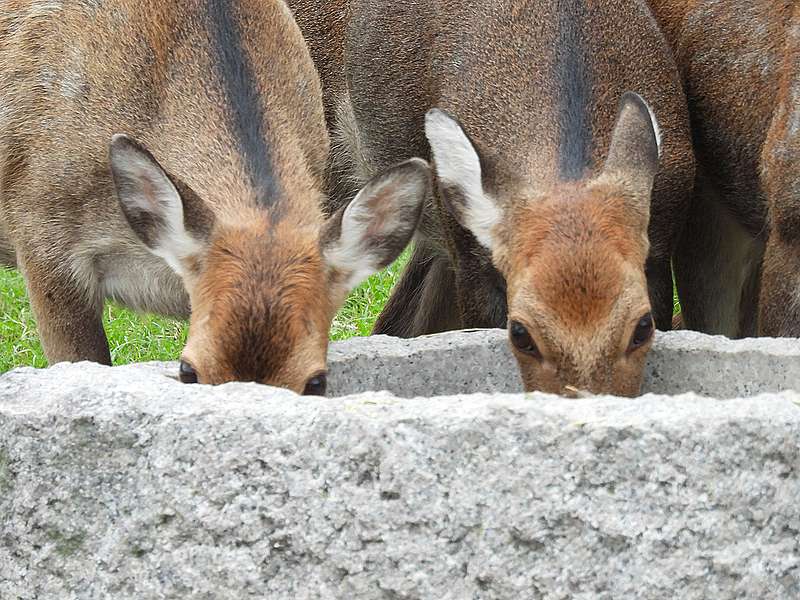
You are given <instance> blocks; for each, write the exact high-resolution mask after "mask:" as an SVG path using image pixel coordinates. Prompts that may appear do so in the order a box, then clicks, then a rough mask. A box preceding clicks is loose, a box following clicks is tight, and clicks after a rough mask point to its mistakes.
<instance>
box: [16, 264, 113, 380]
mask: <svg viewBox="0 0 800 600" xmlns="http://www.w3.org/2000/svg"><path fill="white" fill-rule="evenodd" d="M65 264H67V259H66V258H63V259H61V260H52V259H51V260H48V261H47V263H46V264H45V263H43V262H39V261H36V260H35V259H34V260H25V261H23V264H22V274H23V276H24V277H25V283H26V285H27V288H28V296H29V298H30V301H31V308H32V309H33V315H34V317H35V319H36V324H37V329H38V332H39V338H40V339H41V341H42V346H43V347H44V352H45V355H46V356H47V360H48V362H49V363H50V364H51V365H52V364H55V363H57V362H62V361H69V362H77V361H82V360H89V361H92V362H97V363H101V364H105V365H110V364H111V354H110V352H109V350H108V340H107V339H106V335H105V332H104V331H103V321H102V310H103V302H102V299H101V298H97V297H96V294H92V293H90V292H88V290H87V289H86V288H85V287H83V286H81V285H80V284H79V283H78V282H77V281H76V280H75V279H76V278H75V277H74V276H71V275H72V274H70V273H63V272H57V271H56V269H54V266H56V265H58V266H62V267H63V265H65Z"/></svg>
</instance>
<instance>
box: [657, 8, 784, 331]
mask: <svg viewBox="0 0 800 600" xmlns="http://www.w3.org/2000/svg"><path fill="white" fill-rule="evenodd" d="M650 4H651V7H652V8H653V11H654V13H655V15H656V17H657V19H658V21H659V23H660V24H661V26H662V28H663V31H664V33H665V35H666V37H667V40H668V41H669V43H670V45H671V47H672V48H673V51H674V55H675V57H676V61H677V64H678V68H679V71H680V73H681V78H682V81H683V84H684V88H685V91H686V95H687V99H688V103H689V114H690V120H691V126H692V134H693V138H694V144H695V152H696V157H697V179H696V185H695V193H694V195H693V198H692V202H691V211H690V214H689V216H688V219H687V224H686V229H685V232H684V235H683V238H682V241H681V242H680V243H679V249H678V251H677V253H676V255H675V279H676V284H677V286H678V292H679V295H680V297H681V300H682V302H683V301H684V300H685V306H684V307H683V320H684V323H685V325H686V327H687V328H689V329H696V330H699V331H704V332H706V333H714V334H723V335H727V336H729V337H752V336H772V337H800V196H798V193H797V188H796V183H795V181H796V180H797V178H798V176H800V127H798V124H800V7H798V5H797V3H795V2H787V1H783V0H754V1H752V2H733V3H731V2H719V1H714V0H709V1H706V2H689V1H687V0H650Z"/></svg>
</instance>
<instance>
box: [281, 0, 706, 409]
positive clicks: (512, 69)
mask: <svg viewBox="0 0 800 600" xmlns="http://www.w3.org/2000/svg"><path fill="white" fill-rule="evenodd" d="M290 5H291V6H292V7H293V10H294V11H295V14H296V15H298V18H299V23H300V26H301V29H304V30H305V33H306V36H307V37H308V38H310V42H311V48H312V53H313V54H314V55H315V59H316V62H317V64H318V65H322V67H321V68H320V71H321V72H322V73H323V87H327V88H328V89H333V90H335V91H336V92H339V91H341V90H344V91H343V92H340V97H339V98H338V107H336V110H335V114H336V117H335V124H334V130H335V132H336V134H335V144H334V145H335V146H336V147H339V148H341V149H343V154H344V156H345V157H346V158H347V159H348V160H349V161H350V170H349V171H350V177H351V178H352V179H354V180H356V181H364V180H366V179H368V178H369V177H371V176H373V174H374V173H376V172H379V171H380V170H381V169H384V168H386V167H387V166H388V165H390V164H392V163H393V162H395V161H396V160H397V159H398V157H401V156H406V155H412V156H422V157H430V158H432V160H433V162H434V165H435V168H434V171H435V179H436V183H437V185H436V187H435V193H434V194H433V195H432V197H431V199H430V200H429V202H428V204H427V206H426V209H425V212H424V213H423V218H422V222H421V226H420V233H419V235H418V236H417V238H416V245H415V251H414V254H413V256H412V259H411V262H410V264H409V266H408V267H407V270H406V271H405V273H404V276H403V278H402V280H401V282H400V283H399V284H398V286H397V288H396V290H395V291H394V293H393V296H392V297H391V299H390V301H389V303H388V305H387V307H386V309H385V310H384V312H383V314H382V315H381V318H380V320H379V322H378V324H377V326H376V330H375V332H376V333H386V334H391V335H399V336H414V335H419V334H426V333H432V332H436V331H443V330H447V329H453V328H458V327H506V326H507V327H508V328H509V333H510V337H511V342H512V345H513V347H514V350H515V353H516V356H517V358H518V361H519V366H520V369H521V373H522V378H523V381H524V384H525V387H526V389H528V390H533V389H539V390H546V391H554V392H564V391H565V390H568V389H571V388H573V387H575V388H580V389H586V390H589V391H593V392H615V393H619V394H626V395H632V394H636V393H637V392H638V389H639V387H640V382H641V376H642V370H643V366H644V362H645V356H646V353H647V350H648V348H649V347H650V344H651V339H652V335H653V328H654V321H655V325H657V326H658V327H659V328H661V329H669V328H670V325H671V321H672V275H671V267H670V260H671V256H672V253H673V252H674V250H675V245H676V242H677V239H678V236H679V234H680V232H681V228H682V223H683V220H684V217H685V214H686V211H687V209H688V208H687V202H688V199H689V196H690V194H691V186H692V181H693V177H694V162H693V155H692V150H691V140H690V135H689V125H688V115H687V109H686V102H685V98H684V96H683V93H682V90H681V84H680V79H679V77H678V73H677V69H676V66H675V64H674V62H673V59H672V57H671V54H670V49H669V46H668V45H667V43H666V41H665V40H664V39H663V36H662V34H661V32H660V31H659V28H658V25H657V24H656V22H655V21H654V19H653V16H652V14H651V13H650V11H649V9H648V7H647V6H646V4H645V3H644V1H643V0H642V1H639V0H615V1H613V2H612V1H599V0H598V1H591V2H590V1H588V0H529V1H521V0H488V1H487V0H458V1H456V0H417V1H406V2H392V1H390V0H350V2H349V7H347V6H345V7H343V5H342V2H341V1H337V2H332V3H330V2H325V1H324V0H323V1H320V0H294V1H292V2H290ZM331 6H333V7H334V8H331ZM315 10H316V12H315ZM326 11H327V13H328V15H329V17H330V15H333V14H335V19H334V18H333V17H331V19H332V20H331V22H335V23H336V24H337V25H336V27H334V28H333V29H331V28H328V29H324V27H322V26H321V24H322V23H324V22H325V17H321V16H319V15H321V14H322V15H324V14H326ZM332 11H333V12H332ZM315 14H316V15H317V16H316V17H314V16H313V15H315ZM342 14H345V15H346V23H345V25H341V22H342ZM322 30H324V31H325V32H326V34H325V35H326V36H327V37H326V38H324V39H322V38H321V39H322V41H320V40H319V39H318V40H316V42H315V41H314V40H313V39H311V38H314V37H315V36H319V35H320V31H322ZM337 31H339V32H341V36H342V37H343V40H338V39H336V35H337V34H336V32H337ZM343 81H344V82H343ZM329 101H330V96H329ZM338 160H339V161H340V162H341V159H338ZM334 162H336V161H334ZM648 233H649V235H648Z"/></svg>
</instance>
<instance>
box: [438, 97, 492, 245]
mask: <svg viewBox="0 0 800 600" xmlns="http://www.w3.org/2000/svg"><path fill="white" fill-rule="evenodd" d="M425 135H426V137H427V138H428V143H429V144H430V147H431V154H432V155H433V160H434V163H435V169H436V177H437V179H438V181H439V186H440V189H441V192H442V196H443V197H444V201H445V202H446V203H447V206H448V208H449V210H450V212H451V213H452V214H453V216H454V217H455V219H456V220H457V221H458V222H459V224H460V225H461V226H462V227H463V228H464V229H467V230H468V231H470V232H471V233H472V235H474V236H475V239H477V240H478V242H480V244H481V245H482V246H484V247H485V248H487V249H488V250H489V251H492V250H494V249H495V247H496V246H497V240H496V236H495V233H494V229H495V227H496V226H497V224H498V223H499V222H500V220H501V218H502V212H501V210H500V207H499V206H498V205H497V203H496V202H495V200H494V198H492V197H491V196H490V195H489V194H488V193H486V192H485V190H484V189H483V183H482V180H481V176H482V170H481V160H480V157H479V156H478V152H477V151H476V150H475V147H474V146H473V144H472V142H471V141H470V139H469V137H468V136H467V134H466V133H464V130H463V129H462V128H461V125H460V124H459V123H458V121H456V120H455V119H454V118H453V117H451V116H450V115H449V114H447V113H446V112H444V111H443V110H440V109H438V108H434V109H431V110H429V111H428V114H427V115H425Z"/></svg>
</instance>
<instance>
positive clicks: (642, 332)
mask: <svg viewBox="0 0 800 600" xmlns="http://www.w3.org/2000/svg"><path fill="white" fill-rule="evenodd" d="M654 331H655V324H654V323H653V315H652V314H651V313H647V314H646V315H645V316H643V317H642V318H641V319H639V322H638V323H637V324H636V329H634V330H633V336H632V337H631V345H630V346H629V347H628V352H633V351H634V350H636V349H637V348H641V347H642V346H644V345H645V344H646V343H647V342H648V341H649V340H650V338H651V337H653V332H654Z"/></svg>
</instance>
